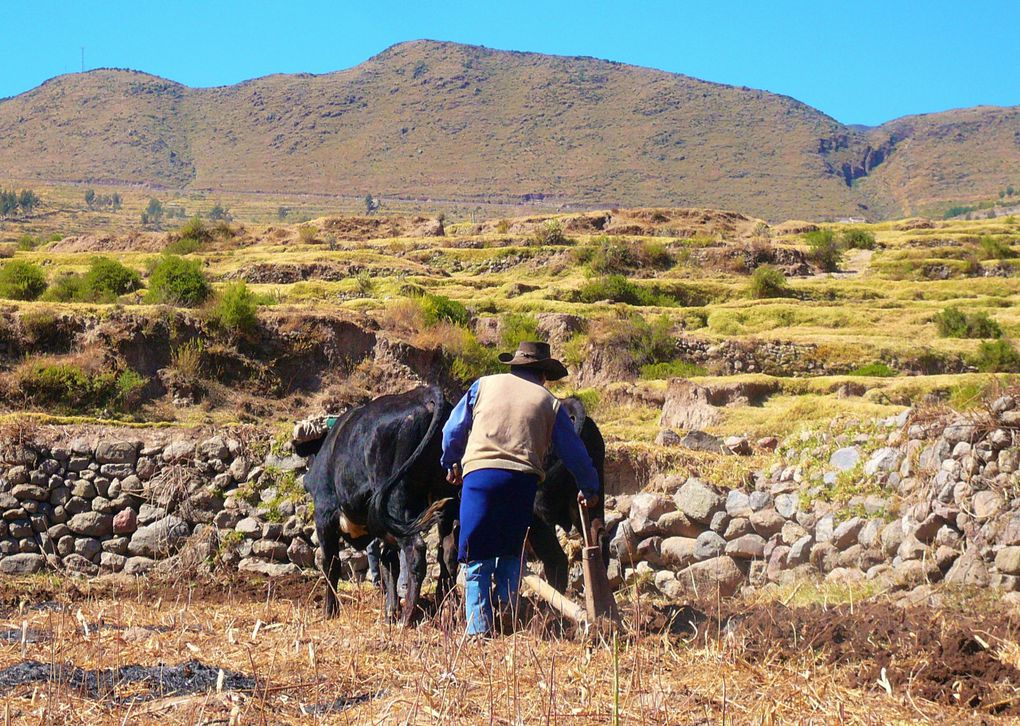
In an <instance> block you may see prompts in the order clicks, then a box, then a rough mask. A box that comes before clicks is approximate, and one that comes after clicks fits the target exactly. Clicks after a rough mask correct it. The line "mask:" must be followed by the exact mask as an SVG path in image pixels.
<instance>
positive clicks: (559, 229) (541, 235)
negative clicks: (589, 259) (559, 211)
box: [532, 219, 570, 245]
mask: <svg viewBox="0 0 1020 726" xmlns="http://www.w3.org/2000/svg"><path fill="white" fill-rule="evenodd" d="M532 240H533V241H534V242H535V244H537V245H568V244H570V239H569V238H568V237H567V236H566V235H565V234H564V233H563V225H561V224H560V222H559V220H556V219H550V220H549V221H548V222H546V223H545V224H542V225H539V227H538V228H536V229H535V232H534V234H532Z"/></svg>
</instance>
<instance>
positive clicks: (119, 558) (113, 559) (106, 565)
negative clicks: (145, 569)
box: [99, 552, 127, 572]
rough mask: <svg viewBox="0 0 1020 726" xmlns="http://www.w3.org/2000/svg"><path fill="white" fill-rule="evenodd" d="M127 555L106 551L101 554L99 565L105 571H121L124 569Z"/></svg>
mask: <svg viewBox="0 0 1020 726" xmlns="http://www.w3.org/2000/svg"><path fill="white" fill-rule="evenodd" d="M125 562H127V557H125V556H124V555H119V554H117V553H115V552H104V553H103V554H101V555H100V556H99V567H100V569H102V570H104V571H105V572H120V571H121V570H123V569H124V563H125Z"/></svg>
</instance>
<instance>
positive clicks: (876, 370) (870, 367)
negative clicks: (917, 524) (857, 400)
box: [847, 361, 896, 378]
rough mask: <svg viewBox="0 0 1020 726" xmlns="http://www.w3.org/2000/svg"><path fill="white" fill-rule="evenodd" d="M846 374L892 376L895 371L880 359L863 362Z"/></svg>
mask: <svg viewBox="0 0 1020 726" xmlns="http://www.w3.org/2000/svg"><path fill="white" fill-rule="evenodd" d="M847 375H851V376H872V377H875V378H892V377H893V376H895V375H896V371H894V370H893V369H892V368H890V367H889V366H888V365H886V364H885V363H883V362H881V361H875V362H874V363H865V364H864V365H862V366H860V367H858V368H854V369H853V370H852V371H850V373H848V374H847Z"/></svg>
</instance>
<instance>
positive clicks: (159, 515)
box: [138, 503, 169, 524]
mask: <svg viewBox="0 0 1020 726" xmlns="http://www.w3.org/2000/svg"><path fill="white" fill-rule="evenodd" d="M167 514H169V512H167V510H166V509H165V508H164V507H155V506H153V505H151V504H149V503H145V504H143V505H142V506H141V507H139V508H138V524H152V523H153V522H156V521H159V520H160V519H163V518H164V517H165V516H166V515H167Z"/></svg>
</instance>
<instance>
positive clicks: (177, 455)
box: [161, 441, 195, 463]
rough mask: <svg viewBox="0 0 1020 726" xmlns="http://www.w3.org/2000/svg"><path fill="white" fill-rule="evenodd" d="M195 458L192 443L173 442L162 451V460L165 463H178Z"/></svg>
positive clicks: (193, 444)
mask: <svg viewBox="0 0 1020 726" xmlns="http://www.w3.org/2000/svg"><path fill="white" fill-rule="evenodd" d="M194 456H195V443H194V442H193V441H174V442H173V443H170V444H168V445H167V446H166V447H165V448H164V449H163V454H162V457H161V458H162V459H163V461H165V462H167V463H180V462H184V461H187V460H188V459H192V458H194Z"/></svg>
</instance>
